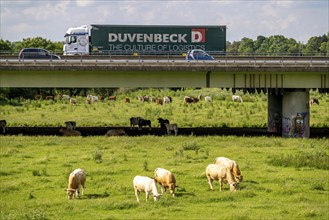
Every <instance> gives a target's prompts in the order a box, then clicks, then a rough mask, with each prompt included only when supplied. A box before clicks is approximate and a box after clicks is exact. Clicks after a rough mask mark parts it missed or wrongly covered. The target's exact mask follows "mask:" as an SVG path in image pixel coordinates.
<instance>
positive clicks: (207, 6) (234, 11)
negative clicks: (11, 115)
mask: <svg viewBox="0 0 329 220" xmlns="http://www.w3.org/2000/svg"><path fill="white" fill-rule="evenodd" d="M0 12H1V13H0V38H2V39H3V40H9V41H12V42H13V41H21V40H23V39H24V38H29V37H30V38H31V37H43V38H46V39H50V40H51V41H64V34H65V32H66V30H67V29H68V28H69V27H74V26H81V25H90V24H118V25H226V26H227V32H226V34H227V40H228V41H230V42H233V41H240V40H241V39H242V38H243V37H248V38H251V39H253V40H256V38H257V36H259V35H262V36H265V37H269V36H272V35H283V36H285V37H287V38H294V39H295V40H296V41H301V42H303V43H306V42H307V40H308V39H309V38H310V37H312V36H321V35H323V34H327V33H328V31H329V1H328V0H243V1H239V0H230V1H223V0H204V1H199V0H176V1H170V0H135V1H132V0H130V1H128V0H0Z"/></svg>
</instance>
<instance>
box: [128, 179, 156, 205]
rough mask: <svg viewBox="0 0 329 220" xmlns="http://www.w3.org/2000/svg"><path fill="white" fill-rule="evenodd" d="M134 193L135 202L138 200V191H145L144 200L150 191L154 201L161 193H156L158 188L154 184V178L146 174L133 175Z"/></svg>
mask: <svg viewBox="0 0 329 220" xmlns="http://www.w3.org/2000/svg"><path fill="white" fill-rule="evenodd" d="M133 184H134V189H135V195H136V199H137V202H139V194H140V192H145V194H146V201H147V199H148V196H149V194H150V193H152V195H153V198H154V201H156V200H158V199H160V196H161V195H162V194H159V193H158V188H157V186H156V182H155V180H154V179H152V178H150V177H147V176H135V178H134V180H133Z"/></svg>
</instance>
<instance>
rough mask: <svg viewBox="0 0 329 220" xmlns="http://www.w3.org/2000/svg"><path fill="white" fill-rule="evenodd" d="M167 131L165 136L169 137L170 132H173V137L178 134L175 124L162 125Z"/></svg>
mask: <svg viewBox="0 0 329 220" xmlns="http://www.w3.org/2000/svg"><path fill="white" fill-rule="evenodd" d="M164 124H165V126H166V129H167V134H168V135H170V134H171V131H174V132H175V136H177V132H178V127H177V124H169V123H164Z"/></svg>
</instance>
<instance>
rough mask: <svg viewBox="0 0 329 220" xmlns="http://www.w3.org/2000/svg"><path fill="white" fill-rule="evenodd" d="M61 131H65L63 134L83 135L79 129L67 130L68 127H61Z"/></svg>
mask: <svg viewBox="0 0 329 220" xmlns="http://www.w3.org/2000/svg"><path fill="white" fill-rule="evenodd" d="M59 132H61V133H63V136H81V132H80V131H77V130H67V129H66V128H63V127H60V128H59Z"/></svg>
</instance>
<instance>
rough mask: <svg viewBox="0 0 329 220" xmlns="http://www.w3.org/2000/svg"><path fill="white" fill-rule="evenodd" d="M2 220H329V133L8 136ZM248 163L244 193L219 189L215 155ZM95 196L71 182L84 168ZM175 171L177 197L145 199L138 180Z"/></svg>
mask: <svg viewBox="0 0 329 220" xmlns="http://www.w3.org/2000/svg"><path fill="white" fill-rule="evenodd" d="M0 141H1V153H0V162H1V173H0V178H1V192H0V193H1V201H0V209H1V216H0V218H1V219H328V218H329V212H328V208H329V181H328V179H329V172H328V170H329V163H328V162H329V156H328V155H329V149H328V146H329V141H328V139H325V138H323V139H283V138H275V137H273V138H269V137H235V136H216V137H214V136H211V137H193V136H177V137H174V136H139V137H127V136H122V137H103V136H98V137H60V136H39V137H26V136H0ZM218 156H226V157H229V158H231V159H234V160H236V161H237V162H238V164H239V166H240V169H241V172H242V174H243V176H244V180H243V182H241V183H240V184H239V190H238V191H237V192H230V191H229V187H228V186H227V185H225V186H224V188H223V191H222V192H219V190H218V189H219V186H218V182H214V186H215V189H216V190H215V191H211V190H210V189H209V185H208V183H207V179H206V177H205V168H206V166H207V165H208V164H210V163H212V162H213V160H214V159H215V157H218ZM78 167H80V168H83V169H85V171H86V173H87V181H86V189H85V195H84V196H82V198H81V199H76V200H68V199H67V196H66V192H65V191H64V189H65V188H66V187H67V179H68V175H69V173H70V172H71V171H73V170H74V169H76V168H78ZM157 167H163V168H166V169H168V170H171V171H172V172H173V173H174V174H175V176H176V179H177V185H178V186H179V187H178V188H177V193H176V194H177V196H176V197H175V198H173V197H172V196H171V195H170V194H169V193H168V192H167V193H165V194H164V195H163V196H162V197H161V199H160V200H159V201H157V202H153V199H152V198H151V197H150V200H149V201H148V202H146V201H145V194H143V193H142V194H141V202H140V204H138V203H137V201H136V198H135V195H134V190H133V185H132V180H133V178H134V176H135V175H146V176H152V175H153V170H154V169H155V168H157Z"/></svg>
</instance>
